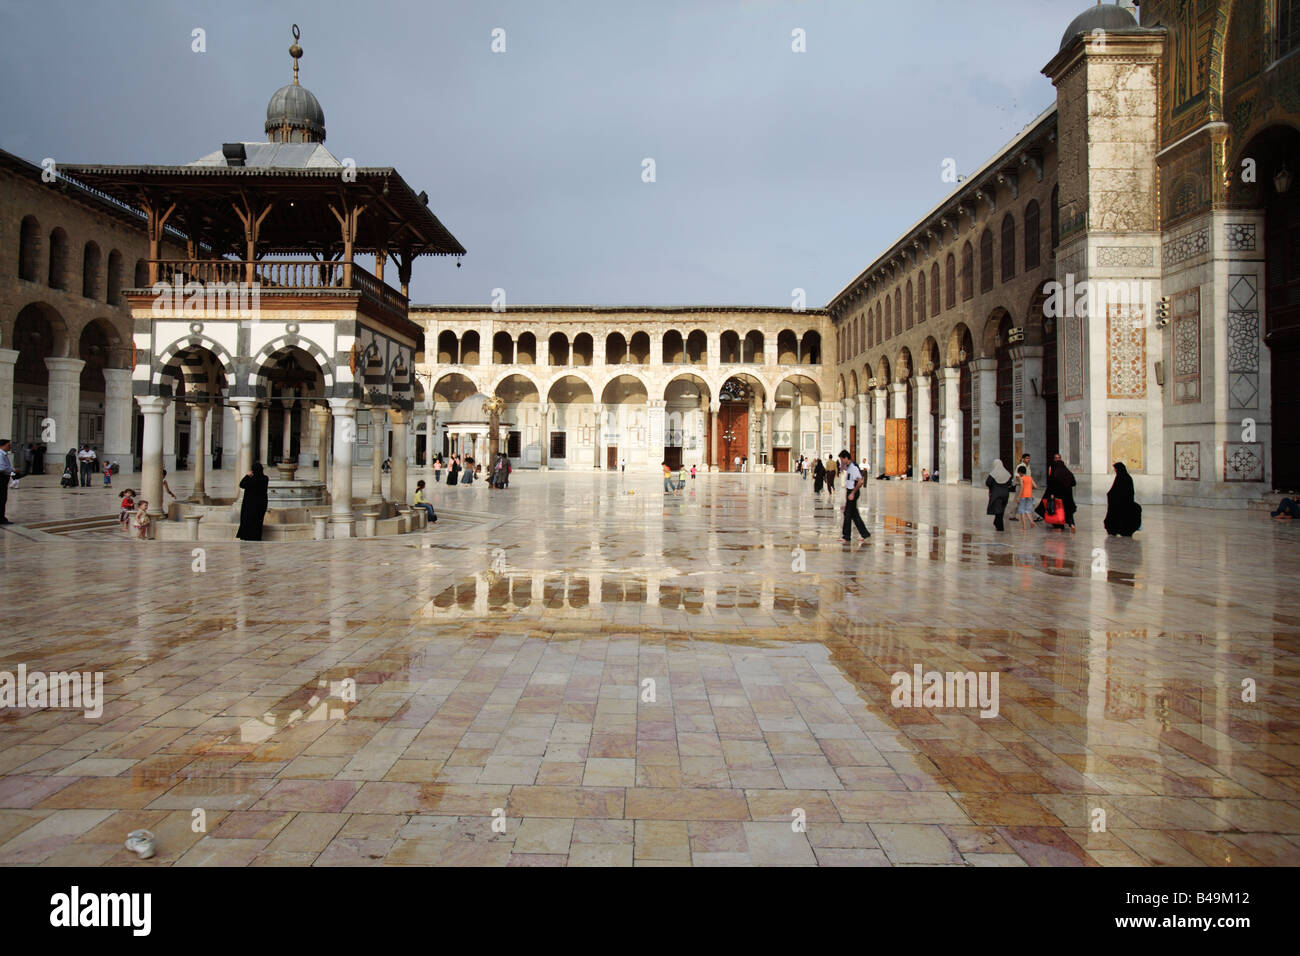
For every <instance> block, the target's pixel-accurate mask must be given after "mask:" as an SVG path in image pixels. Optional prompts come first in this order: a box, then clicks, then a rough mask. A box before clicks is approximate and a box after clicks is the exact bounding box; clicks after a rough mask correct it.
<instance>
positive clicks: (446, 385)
mask: <svg viewBox="0 0 1300 956" xmlns="http://www.w3.org/2000/svg"><path fill="white" fill-rule="evenodd" d="M476 392H477V393H482V392H483V389H482V387H481V385H480V383H479V382H477V381H475V380H474V377H473V376H472V375H469V374H467V373H466V372H464V371H461V370H460V369H456V370H454V371H446V372H443V373H442V374H441V375H439V376H438V377H437V378H436V379H434V380H433V384H432V385H431V386H430V388H429V395H430V399H431V401H430V403H431V404H435V405H436V404H437V402H438V401H439V400H440V399H441V400H442V401H443V402H444V403H446V404H449V405H451V406H452V407H453V408H454V407H455V406H456V404H457V403H458V402H460V401H462V400H463V399H466V398H469V397H470V396H471V395H473V394H475V393H476Z"/></svg>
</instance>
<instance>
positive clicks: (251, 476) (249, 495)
mask: <svg viewBox="0 0 1300 956" xmlns="http://www.w3.org/2000/svg"><path fill="white" fill-rule="evenodd" d="M269 483H270V479H269V478H267V477H266V474H265V473H264V472H263V471H262V463H261V462H260V461H259V462H254V464H253V470H252V471H250V472H249V473H248V474H246V475H245V476H244V477H243V478H240V479H239V487H240V488H243V489H244V500H243V503H242V504H241V505H240V506H239V530H238V531H236V532H235V537H236V538H238V539H239V540H240V541H261V540H262V522H263V521H265V520H266V486H267V485H268V484H269Z"/></svg>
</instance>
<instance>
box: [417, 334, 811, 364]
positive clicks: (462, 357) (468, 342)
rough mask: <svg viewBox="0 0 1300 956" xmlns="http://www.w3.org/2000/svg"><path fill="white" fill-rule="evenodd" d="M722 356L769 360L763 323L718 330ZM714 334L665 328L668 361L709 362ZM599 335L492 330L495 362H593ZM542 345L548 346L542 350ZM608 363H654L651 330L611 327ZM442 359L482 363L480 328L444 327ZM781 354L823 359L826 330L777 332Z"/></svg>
mask: <svg viewBox="0 0 1300 956" xmlns="http://www.w3.org/2000/svg"><path fill="white" fill-rule="evenodd" d="M713 337H714V339H715V341H716V345H715V349H714V350H715V352H716V354H717V357H718V362H719V363H720V364H723V365H733V364H739V365H763V364H766V352H765V346H766V340H765V337H764V335H763V333H762V332H761V331H759V330H757V329H754V330H751V331H749V332H747V333H745V335H744V337H743V338H742V337H741V335H740V333H739V332H736V331H734V330H731V329H728V330H725V331H722V332H715V333H713ZM709 341H710V335H709V333H707V332H705V331H704V330H703V329H694V330H693V331H691V332H689V333H687V334H686V335H683V334H682V333H681V332H679V331H677V330H675V329H673V330H669V331H667V332H665V333H663V335H662V337H661V340H660V344H661V346H662V352H661V354H662V357H663V364H665V365H707V364H708V362H709ZM595 345H596V339H595V338H594V337H593V336H592V334H591V333H589V332H579V333H578V334H577V335H575V336H574V337H573V338H572V339H570V338H569V336H568V335H567V334H566V333H564V332H552V333H551V334H550V336H548V337H547V338H546V339H545V340H544V341H542V342H540V343H539V341H538V336H537V334H536V333H534V332H520V333H518V334H517V335H512V334H511V333H510V332H507V331H499V332H496V333H494V334H493V336H492V353H491V363H490V364H492V365H548V366H551V367H563V366H577V367H579V368H585V367H590V366H591V365H593V364H595V355H596V349H595ZM539 346H540V347H541V348H543V349H544V351H542V352H539ZM604 346H605V353H604V354H605V364H606V365H649V364H650V359H651V354H652V352H651V341H650V334H649V333H648V332H645V331H637V332H633V333H632V334H631V335H630V336H628V335H625V334H624V333H622V332H610V333H609V334H608V335H606V336H605V338H604ZM435 355H436V359H437V362H438V364H440V365H481V364H487V363H484V362H483V358H484V356H483V343H482V341H481V338H480V336H479V333H478V332H477V331H474V330H470V331H467V332H462V333H460V334H459V335H458V334H457V333H456V332H453V331H452V330H450V329H444V330H443V331H441V332H439V333H438V339H437V348H436V352H435ZM776 360H777V362H776V363H777V364H778V365H820V364H821V360H822V357H821V335H820V333H818V332H817V331H815V330H813V329H809V330H807V331H805V332H804V333H803V334H802V336H800V335H799V334H798V333H796V332H795V331H794V330H792V329H783V330H782V331H781V332H779V333H778V334H777V342H776Z"/></svg>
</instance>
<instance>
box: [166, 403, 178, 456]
mask: <svg viewBox="0 0 1300 956" xmlns="http://www.w3.org/2000/svg"><path fill="white" fill-rule="evenodd" d="M163 470H164V471H170V472H171V473H172V474H175V473H176V403H175V402H172V403H171V404H170V405H168V406H167V412H166V414H164V415H163Z"/></svg>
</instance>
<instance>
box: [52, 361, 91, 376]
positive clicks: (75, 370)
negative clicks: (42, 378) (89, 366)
mask: <svg viewBox="0 0 1300 956" xmlns="http://www.w3.org/2000/svg"><path fill="white" fill-rule="evenodd" d="M45 367H46V368H47V369H49V370H50V372H51V374H53V373H55V372H60V373H62V374H64V375H80V374H81V370H82V369H83V368H85V367H86V363H85V362H84V361H82V360H81V359H79V358H47V359H46V360H45Z"/></svg>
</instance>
